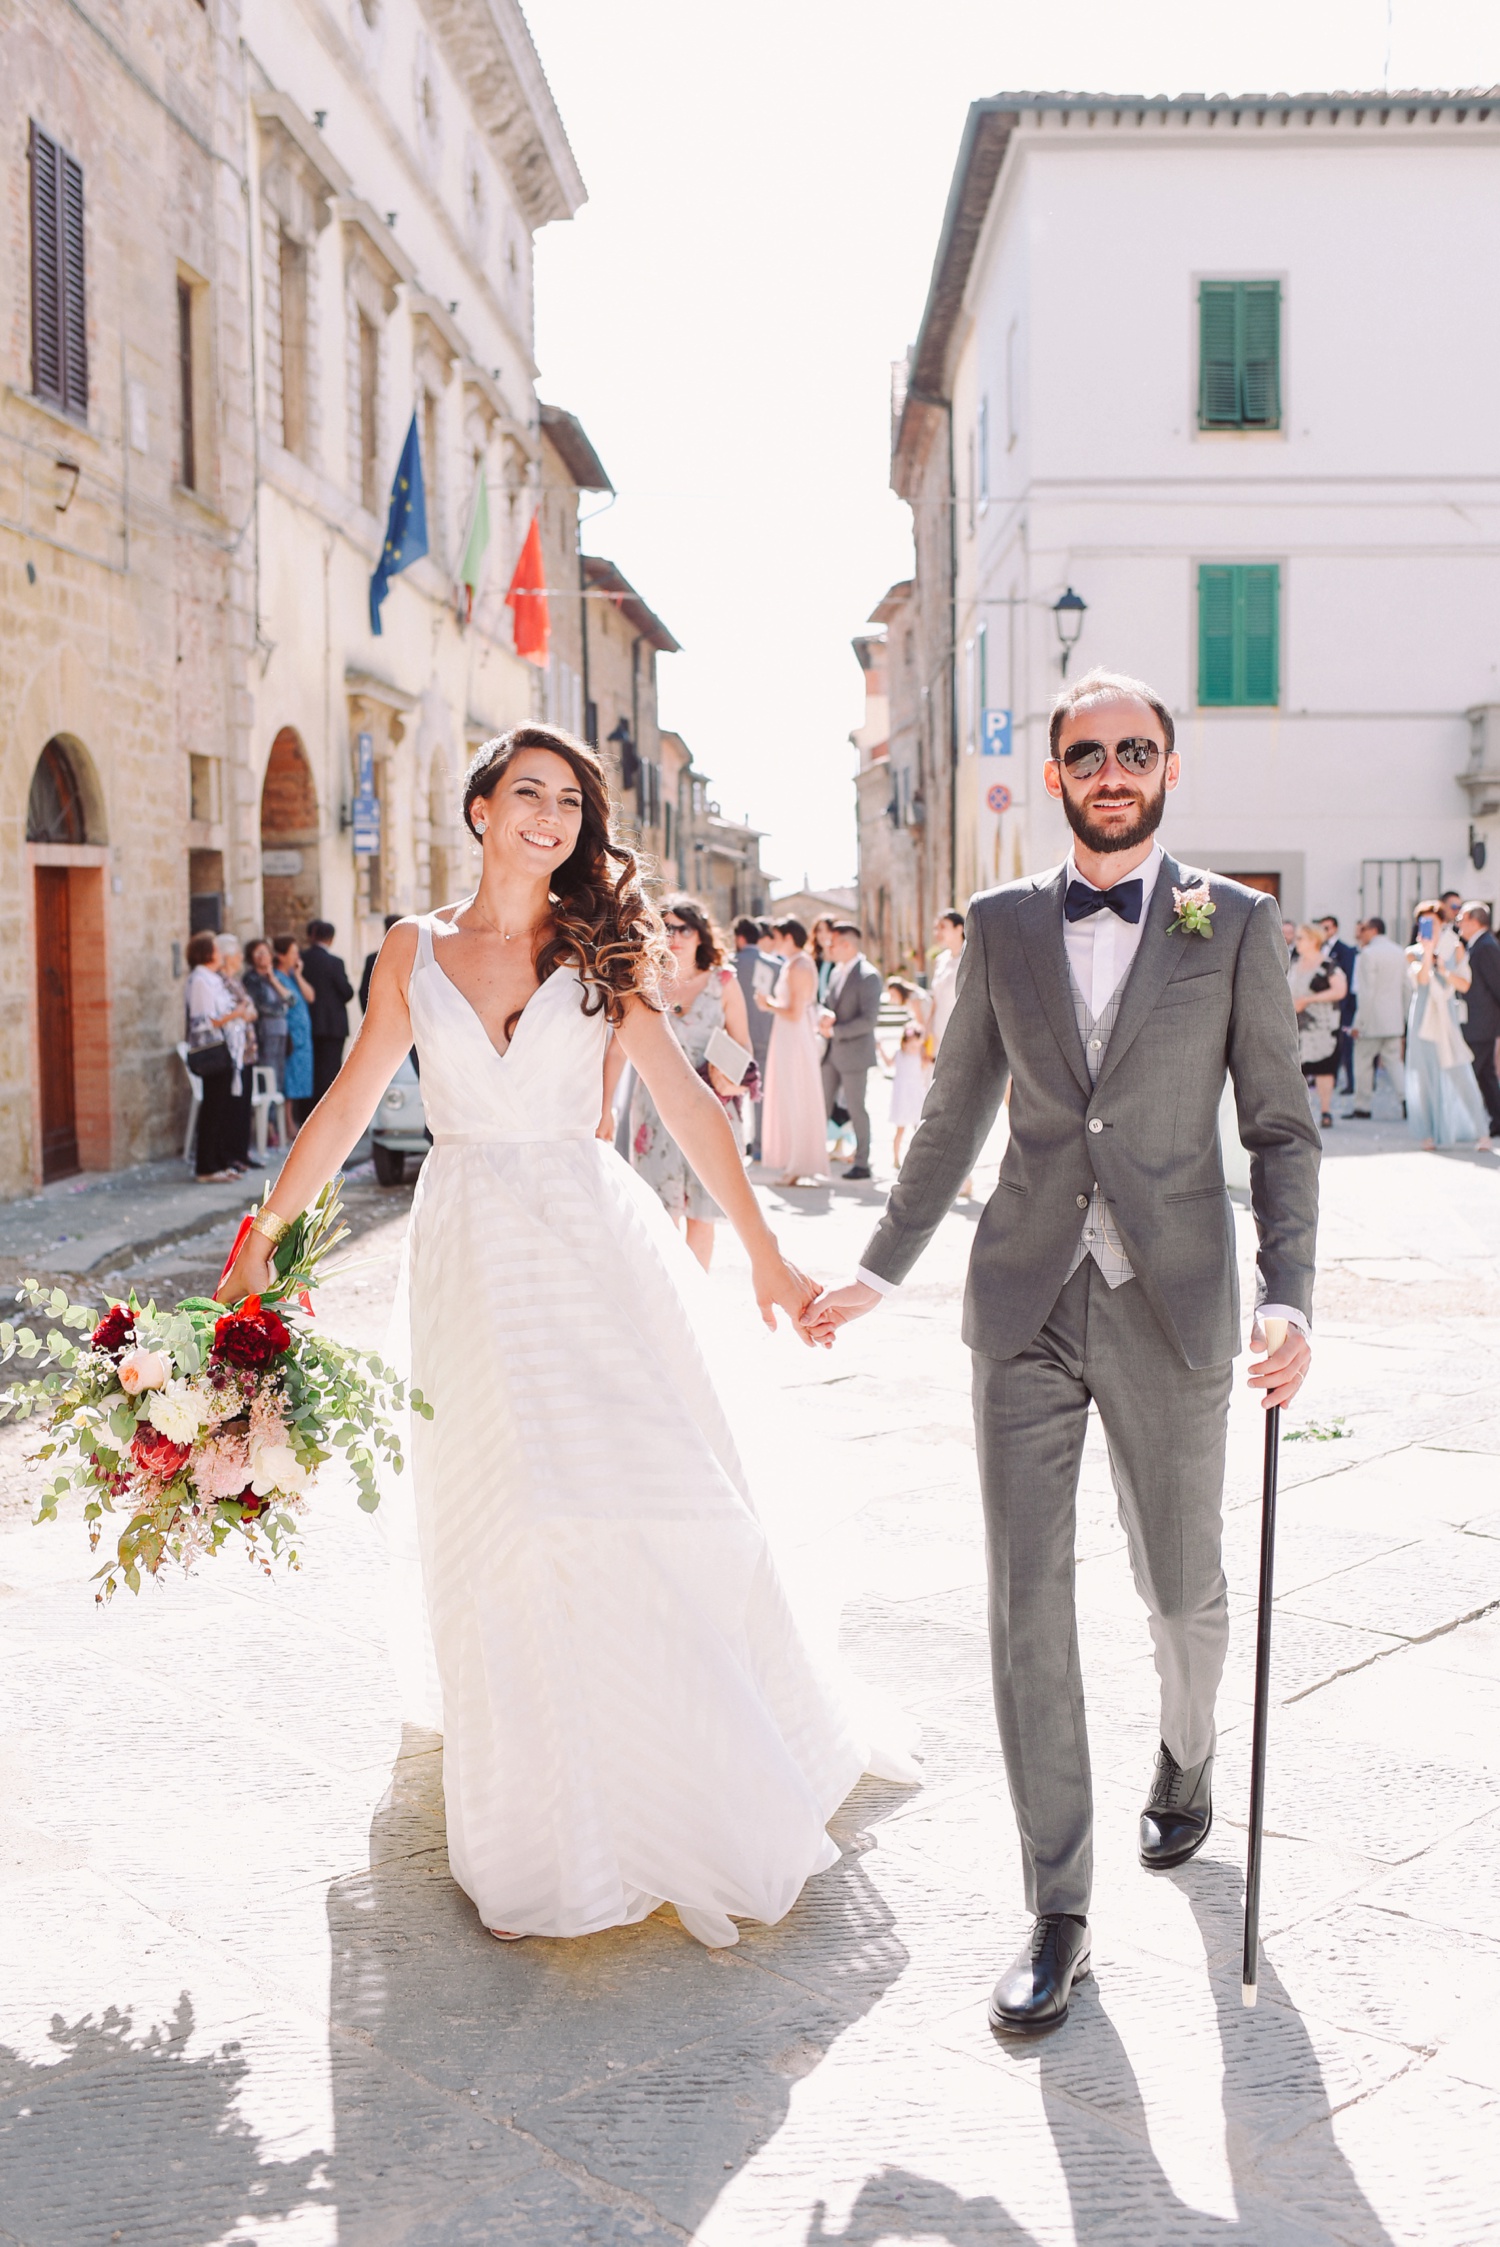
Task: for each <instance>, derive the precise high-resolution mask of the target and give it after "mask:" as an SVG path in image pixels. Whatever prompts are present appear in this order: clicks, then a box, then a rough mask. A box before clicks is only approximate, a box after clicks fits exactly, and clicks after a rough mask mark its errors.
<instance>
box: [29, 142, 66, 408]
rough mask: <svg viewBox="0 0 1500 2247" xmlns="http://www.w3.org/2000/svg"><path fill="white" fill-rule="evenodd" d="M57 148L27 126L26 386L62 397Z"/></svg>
mask: <svg viewBox="0 0 1500 2247" xmlns="http://www.w3.org/2000/svg"><path fill="white" fill-rule="evenodd" d="M61 154H62V152H61V150H60V149H59V148H58V145H57V143H56V141H55V140H53V138H52V137H51V135H50V134H49V133H44V132H43V131H42V129H41V127H40V125H37V124H35V123H33V124H32V127H31V387H32V389H33V390H34V391H35V392H36V394H37V396H38V397H39V398H49V399H51V400H52V402H53V404H55V405H59V406H60V405H61V404H62V402H63V317H62V303H63V249H62V227H61V218H62V180H61V176H60V175H61V169H62V166H61Z"/></svg>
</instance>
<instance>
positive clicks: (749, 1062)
mask: <svg viewBox="0 0 1500 2247" xmlns="http://www.w3.org/2000/svg"><path fill="white" fill-rule="evenodd" d="M703 1058H704V1060H705V1061H711V1062H712V1063H713V1065H714V1067H715V1068H716V1069H717V1070H718V1071H719V1072H720V1074H721V1075H722V1076H726V1077H728V1078H729V1079H730V1081H731V1083H733V1084H737V1085H740V1084H743V1083H744V1081H745V1072H746V1070H747V1069H751V1068H753V1067H754V1065H755V1056H754V1054H753V1053H752V1052H751V1051H750V1048H749V1047H748V1046H743V1045H741V1044H740V1042H739V1040H738V1039H737V1038H732V1037H731V1036H730V1035H729V1032H728V1031H727V1030H715V1032H714V1034H713V1036H712V1037H711V1038H710V1039H709V1041H708V1044H707V1046H706V1047H705V1049H704V1055H703Z"/></svg>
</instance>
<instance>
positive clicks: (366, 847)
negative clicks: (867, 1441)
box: [354, 733, 380, 858]
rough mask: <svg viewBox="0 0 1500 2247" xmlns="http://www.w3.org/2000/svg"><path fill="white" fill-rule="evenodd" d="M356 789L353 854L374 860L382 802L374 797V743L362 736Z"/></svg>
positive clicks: (360, 738) (366, 735)
mask: <svg viewBox="0 0 1500 2247" xmlns="http://www.w3.org/2000/svg"><path fill="white" fill-rule="evenodd" d="M355 746H356V752H357V757H356V766H355V770H356V774H357V779H356V783H355V789H354V852H355V856H356V857H357V858H371V857H374V856H375V855H376V854H377V853H378V851H379V849H380V798H379V797H378V796H377V795H376V793H375V739H374V736H373V735H372V734H368V733H362V734H361V735H360V736H359V738H358V741H357V743H356V745H355Z"/></svg>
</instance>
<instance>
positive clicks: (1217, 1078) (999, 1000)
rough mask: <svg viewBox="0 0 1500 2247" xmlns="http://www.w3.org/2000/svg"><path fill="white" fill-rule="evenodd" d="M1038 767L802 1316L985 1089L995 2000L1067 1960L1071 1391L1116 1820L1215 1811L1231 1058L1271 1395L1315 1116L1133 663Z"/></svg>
mask: <svg viewBox="0 0 1500 2247" xmlns="http://www.w3.org/2000/svg"><path fill="white" fill-rule="evenodd" d="M1050 748H1051V754H1050V756H1049V758H1048V762H1047V765H1046V768H1045V775H1044V777H1045V780H1046V785H1047V789H1048V792H1049V793H1050V794H1051V795H1053V796H1054V797H1056V798H1058V799H1059V800H1060V802H1061V804H1062V806H1063V809H1064V811H1065V812H1066V814H1067V818H1068V823H1069V825H1070V826H1071V827H1072V830H1073V834H1074V838H1075V840H1074V844H1073V849H1072V851H1071V853H1070V854H1069V857H1068V860H1067V862H1066V864H1065V865H1063V866H1062V867H1059V868H1058V869H1056V870H1055V871H1054V872H1052V873H1050V874H1042V875H1037V876H1034V877H1028V878H1027V879H1025V880H1022V881H1016V882H1010V883H1007V884H1006V885H1005V887H1004V888H1002V889H997V890H991V891H989V892H988V893H987V894H985V895H982V896H980V897H977V898H975V900H974V901H973V904H972V906H971V907H970V911H969V916H968V943H967V947H966V949H965V952H964V957H963V964H962V966H961V968H960V970H959V981H958V998H957V1002H956V1004H955V1007H954V1011H953V1015H952V1018H951V1019H950V1021H949V1024H948V1029H947V1034H946V1036H945V1037H944V1039H943V1043H942V1046H941V1049H940V1051H939V1054H938V1061H937V1067H936V1071H935V1073H934V1078H933V1085H932V1090H931V1091H930V1092H929V1094H928V1096H927V1104H926V1108H925V1110H924V1113H923V1118H922V1124H921V1128H920V1130H919V1131H918V1132H917V1134H916V1137H915V1138H914V1140H913V1142H912V1146H911V1152H910V1153H909V1154H908V1156H907V1158H906V1162H905V1164H904V1165H903V1167H902V1171H901V1176H900V1179H899V1180H898V1182H897V1184H896V1187H895V1189H894V1191H893V1192H892V1194H891V1198H890V1202H889V1204H888V1206H887V1209H886V1213H885V1216H884V1217H883V1218H882V1220H881V1222H880V1224H879V1226H878V1227H877V1228H876V1231H875V1233H874V1235H873V1237H872V1239H871V1241H870V1243H869V1246H868V1247H867V1249H866V1251H865V1257H864V1262H863V1264H862V1265H861V1267H860V1272H859V1278H858V1279H857V1280H856V1281H855V1283H854V1284H853V1285H852V1286H849V1287H845V1288H840V1289H838V1290H836V1291H834V1292H833V1293H831V1294H829V1295H827V1296H825V1297H823V1298H822V1299H821V1301H820V1302H819V1303H818V1304H815V1305H814V1306H813V1307H812V1308H811V1309H810V1310H809V1311H808V1312H807V1313H806V1314H805V1317H804V1321H803V1324H804V1327H805V1329H806V1330H807V1331H808V1332H810V1333H811V1334H812V1335H813V1337H814V1339H817V1340H825V1341H826V1340H831V1339H832V1336H833V1333H834V1332H835V1331H836V1329H837V1327H838V1326H839V1325H840V1324H842V1323H843V1322H844V1321H845V1320H846V1319H849V1318H854V1317H858V1316H859V1315H860V1314H861V1313H863V1312H866V1311H869V1310H872V1309H874V1307H875V1306H876V1304H878V1303H879V1301H880V1299H881V1295H882V1294H883V1293H888V1292H890V1291H891V1290H893V1289H894V1288H895V1287H897V1286H899V1284H900V1282H901V1281H902V1280H904V1279H905V1277H906V1275H907V1273H908V1272H909V1271H910V1270H911V1267H912V1265H913V1264H914V1263H915V1262H916V1260H917V1258H918V1256H919V1255H920V1254H921V1252H922V1250H923V1249H924V1248H925V1247H926V1245H927V1243H928V1241H929V1240H930V1239H931V1238H932V1235H933V1233H934V1232H935V1231H936V1229H937V1227H938V1225H939V1223H940V1221H941V1220H942V1218H943V1216H944V1215H945V1214H946V1212H947V1210H948V1209H949V1207H950V1205H951V1203H952V1200H953V1196H954V1193H955V1191H956V1190H957V1187H958V1185H959V1183H960V1181H961V1180H962V1179H963V1178H964V1177H965V1176H966V1175H967V1173H968V1172H969V1170H970V1169H971V1168H972V1166H973V1164H974V1161H975V1158H976V1157H977V1156H978V1154H979V1151H980V1148H981V1147H982V1146H983V1144H984V1141H985V1138H986V1136H987V1134H988V1132H989V1129H990V1126H991V1124H992V1123H993V1121H994V1118H995V1114H996V1110H997V1108H998V1106H999V1103H1000V1100H1001V1097H1002V1095H1003V1093H1004V1091H1005V1085H1006V1080H1007V1078H1009V1079H1010V1082H1011V1086H1012V1091H1011V1102H1010V1142H1009V1145H1008V1147H1007V1148H1006V1151H1005V1157H1004V1160H1003V1162H1002V1163H1001V1166H1000V1178H999V1184H998V1186H997V1188H996V1191H995V1194H994V1196H993V1198H992V1200H991V1201H990V1203H989V1205H988V1207H987V1208H986V1210H985V1212H984V1216H983V1218H982V1220H981V1222H980V1225H979V1229H978V1232H977V1234H976V1236H975V1241H974V1248H973V1254H972V1257H971V1260H970V1265H969V1282H968V1291H967V1296H966V1300H965V1306H964V1329H963V1331H964V1340H965V1341H966V1342H967V1343H968V1345H969V1347H970V1349H971V1350H972V1352H973V1363H974V1421H975V1431H976V1437H977V1449H978V1456H979V1472H980V1482H981V1488H982V1492H983V1502H984V1509H985V1529H986V1543H987V1548H988V1557H989V1573H990V1636H991V1650H992V1659H993V1667H994V1688H995V1708H996V1714H997V1716H998V1719H999V1727H1000V1738H1001V1745H1002V1747H1003V1749H1004V1753H1005V1768H1006V1775H1007V1778H1008V1780H1009V1783H1010V1792H1011V1800H1012V1802H1013V1804H1014V1807H1015V1813H1016V1823H1017V1826H1018V1828H1019V1830H1020V1839H1021V1855H1022V1862H1023V1867H1024V1871H1025V1882H1026V1901H1027V1905H1028V1908H1029V1909H1030V1910H1031V1911H1032V1912H1033V1913H1034V1914H1035V1915H1036V1917H1035V1924H1034V1927H1033V1930H1032V1935H1031V1939H1030V1941H1029V1943H1028V1944H1027V1946H1026V1948H1025V1949H1024V1950H1023V1951H1022V1952H1021V1954H1020V1956H1019V1957H1018V1958H1017V1959H1016V1960H1015V1962H1014V1964H1013V1965H1012V1966H1011V1968H1010V1969H1009V1971H1008V1972H1007V1973H1006V1974H1004V1975H1003V1976H1002V1977H1001V1979H1000V1981H999V1983H998V1984H997V1985H996V1988H995V1993H994V1996H993V1997H992V1999H991V2001H990V2021H991V2025H992V2026H993V2027H994V2028H995V2029H997V2030H1000V2031H1005V2032H1010V2033H1014V2034H1020V2035H1025V2034H1031V2033H1035V2032H1037V2031H1040V2030H1045V2029H1049V2028H1053V2027H1056V2026H1057V2025H1058V2024H1059V2023H1060V2022H1062V2021H1063V2020H1064V2019H1066V2017H1067V2010H1068V1999H1069V1994H1070V1991H1071V1989H1072V1985H1073V1982H1074V1981H1075V1980H1076V1979H1077V1978H1078V1977H1079V1976H1080V1975H1081V1974H1084V1973H1086V1972H1087V1971H1088V1962H1089V1930H1088V1909H1089V1902H1090V1888H1091V1879H1092V1869H1093V1842H1092V1831H1093V1803H1092V1793H1091V1784H1090V1773H1089V1757H1088V1744H1087V1737H1086V1733H1085V1729H1084V1707H1083V1686H1082V1678H1081V1675H1080V1670H1079V1658H1078V1631H1077V1624H1076V1618H1075V1605H1074V1560H1073V1553H1074V1511H1075V1494H1076V1490H1077V1483H1078V1470H1079V1463H1080V1460H1081V1458H1082V1453H1083V1439H1084V1429H1085V1424H1086V1421H1087V1417H1088V1409H1089V1404H1090V1401H1092V1402H1093V1403H1094V1404H1096V1405H1097V1407H1098V1409H1099V1414H1100V1418H1101V1419H1102V1421H1103V1423H1104V1432H1105V1435H1106V1438H1107V1439H1108V1444H1109V1453H1110V1464H1111V1469H1112V1472H1113V1475H1114V1482H1115V1490H1116V1494H1117V1497H1118V1501H1119V1511H1120V1518H1121V1522H1122V1524H1123V1527H1124V1529H1125V1534H1126V1539H1127V1543H1128V1546H1129V1552H1130V1561H1131V1567H1132V1570H1133V1572H1134V1576H1135V1581H1136V1587H1137V1589H1138V1591H1139V1592H1140V1594H1141V1597H1142V1599H1143V1600H1144V1601H1145V1604H1146V1607H1147V1609H1148V1612H1149V1615H1150V1622H1151V1636H1152V1641H1153V1644H1154V1647H1155V1652H1156V1667H1157V1673H1158V1677H1159V1680H1160V1686H1161V1744H1160V1749H1159V1752H1158V1755H1157V1760H1156V1769H1155V1774H1154V1777H1153V1779H1152V1782H1151V1786H1150V1790H1149V1793H1148V1797H1147V1801H1146V1804H1145V1807H1144V1809H1143V1811H1142V1813H1141V1820H1140V1858H1141V1862H1142V1863H1143V1864H1144V1865H1145V1866H1146V1867H1147V1868H1148V1869H1151V1870H1160V1869H1164V1868H1166V1867H1169V1866H1173V1865H1180V1864H1184V1863H1186V1861H1187V1859H1188V1858H1189V1857H1191V1856H1193V1855H1194V1854H1195V1853H1196V1851H1197V1850H1198V1849H1200V1848H1201V1847H1202V1845H1203V1842H1204V1841H1205V1839H1206V1838H1207V1835H1208V1830H1209V1826H1210V1823H1211V1820H1212V1815H1213V1809H1212V1794H1211V1779H1212V1771H1213V1755H1214V1700H1215V1696H1216V1693H1217V1689H1218V1683H1219V1676H1220V1672H1221V1670H1222V1668H1223V1663H1224V1653H1225V1647H1226V1644H1227V1639H1228V1619H1227V1611H1226V1600H1225V1586H1224V1573H1223V1568H1222V1565H1221V1561H1220V1502H1221V1494H1222V1488H1223V1474H1224V1443H1225V1429H1226V1424H1227V1419H1228V1410H1229V1394H1230V1384H1231V1373H1232V1364H1231V1361H1232V1360H1233V1358H1234V1357H1235V1356H1236V1354H1237V1353H1238V1351H1239V1348H1240V1305H1239V1291H1238V1284H1237V1279H1236V1272H1235V1243H1234V1213H1233V1210H1232V1208H1231V1206H1230V1203H1229V1198H1228V1195H1227V1193H1226V1191H1225V1186H1224V1172H1223V1165H1222V1161H1221V1158H1220V1151H1219V1127H1218V1110H1219V1100H1220V1095H1221V1093H1222V1090H1223V1085H1224V1078H1225V1072H1226V1071H1227V1072H1228V1073H1229V1075H1230V1076H1231V1077H1232V1078H1233V1081H1234V1091H1235V1102H1236V1107H1237V1110H1238V1115H1239V1129H1240V1137H1241V1138H1242V1140H1243V1141H1244V1144H1245V1146H1246V1147H1247V1148H1248V1149H1249V1152H1250V1194H1251V1204H1252V1208H1253V1211H1254V1216H1255V1223H1256V1229H1257V1232H1258V1234H1259V1241H1260V1247H1259V1258H1258V1262H1259V1278H1258V1284H1257V1290H1256V1292H1257V1315H1256V1321H1255V1331H1254V1332H1253V1334H1252V1337H1251V1346H1252V1348H1254V1349H1257V1350H1259V1351H1261V1352H1262V1353H1264V1352H1265V1341H1264V1336H1263V1334H1262V1332H1261V1325H1260V1322H1261V1320H1262V1319H1263V1318H1270V1317H1279V1318H1282V1319H1284V1320H1286V1321H1287V1324H1288V1333H1287V1338H1286V1340H1285V1342H1284V1343H1282V1344H1281V1346H1280V1347H1279V1348H1278V1349H1276V1350H1275V1351H1273V1352H1270V1353H1269V1354H1263V1355H1262V1356H1261V1358H1260V1360H1259V1362H1258V1363H1257V1364H1256V1366H1255V1367H1254V1368H1253V1369H1252V1371H1251V1373H1250V1380H1251V1382H1252V1383H1253V1384H1254V1385H1255V1386H1256V1387H1257V1388H1259V1389H1260V1391H1261V1392H1262V1397H1263V1401H1264V1402H1266V1403H1268V1404H1286V1403H1288V1402H1290V1400H1291V1399H1292V1397H1294V1396H1295V1395H1296V1393H1297V1390H1298V1389H1299V1388H1300V1386H1301V1384H1302V1380H1303V1377H1304V1375H1305V1373H1306V1371H1307V1367H1308V1364H1309V1362H1310V1354H1311V1353H1310V1350H1309V1346H1308V1341H1307V1324H1308V1317H1309V1313H1310V1310H1311V1304H1312V1281H1313V1246H1314V1237H1315V1233H1316V1227H1317V1175H1318V1158H1319V1144H1318V1133H1317V1131H1316V1129H1315V1128H1314V1126H1313V1123H1312V1119H1311V1117H1310V1115H1309V1112H1308V1105H1307V1094H1306V1091H1305V1088H1304V1086H1303V1082H1302V1074H1301V1070H1300V1068H1299V1065H1298V1059H1297V1030H1296V1022H1295V1017H1294V1014H1293V1010H1292V1003H1291V998H1290V995H1289V992H1288V988H1287V973H1286V947H1285V944H1284V943H1283V941H1282V937H1281V931H1280V929H1279V927H1278V925H1277V915H1276V907H1275V904H1274V902H1273V901H1272V900H1271V899H1270V898H1268V897H1265V896H1263V895H1261V894H1260V893H1259V892H1257V891H1255V890H1250V889H1244V888H1242V887H1241V886H1240V885H1239V884H1238V883H1236V882H1231V881H1223V880H1220V879H1219V878H1218V877H1208V876H1204V875H1201V874H1198V873H1196V872H1195V871H1193V870H1191V869H1187V868H1184V867H1181V866H1179V865H1178V864H1177V862H1176V861H1175V860H1174V859H1172V858H1169V857H1168V856H1166V854H1165V853H1164V852H1163V851H1162V850H1161V848H1160V846H1159V845H1158V844H1157V842H1156V841H1155V839H1154V837H1155V830H1156V828H1157V827H1158V826H1159V824H1160V822H1161V818H1162V814H1163V811H1164V810H1165V808H1166V800H1167V794H1168V791H1169V790H1171V789H1172V788H1174V787H1175V786H1176V784H1177V777H1178V758H1177V754H1176V751H1175V748H1174V746H1173V727H1172V719H1171V715H1170V713H1169V711H1168V710H1167V709H1166V707H1165V705H1164V704H1163V703H1162V702H1161V700H1160V699H1159V698H1158V697H1157V696H1156V695H1155V694H1153V693H1152V692H1151V690H1150V689H1149V688H1148V687H1145V686H1143V685H1142V684H1141V683H1140V682H1139V681H1137V680H1133V679H1126V678H1122V677H1119V676H1117V675H1114V674H1110V673H1103V672H1092V673H1090V674H1088V675H1087V676H1086V677H1085V678H1082V679H1080V680H1078V681H1077V682H1076V684H1074V685H1072V686H1070V687H1068V688H1067V689H1066V690H1065V692H1064V693H1063V694H1062V695H1061V696H1060V697H1059V699H1058V702H1057V704H1056V705H1055V707H1054V709H1053V713H1052V722H1051V735H1050Z"/></svg>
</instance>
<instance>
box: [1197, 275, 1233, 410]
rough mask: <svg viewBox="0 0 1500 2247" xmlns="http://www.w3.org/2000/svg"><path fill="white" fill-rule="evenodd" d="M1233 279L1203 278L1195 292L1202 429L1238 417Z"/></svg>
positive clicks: (1199, 402)
mask: <svg viewBox="0 0 1500 2247" xmlns="http://www.w3.org/2000/svg"><path fill="white" fill-rule="evenodd" d="M1235 288H1236V284H1235V283H1234V282H1233V281H1204V282H1203V283H1202V284H1201V285H1200V288H1199V291H1198V419H1199V421H1200V423H1201V424H1202V426H1203V427H1204V428H1205V429H1232V428H1233V427H1234V426H1235V424H1236V422H1237V421H1238V420H1239V377H1238V372H1237V366H1236V353H1235V326H1236V322H1235Z"/></svg>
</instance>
